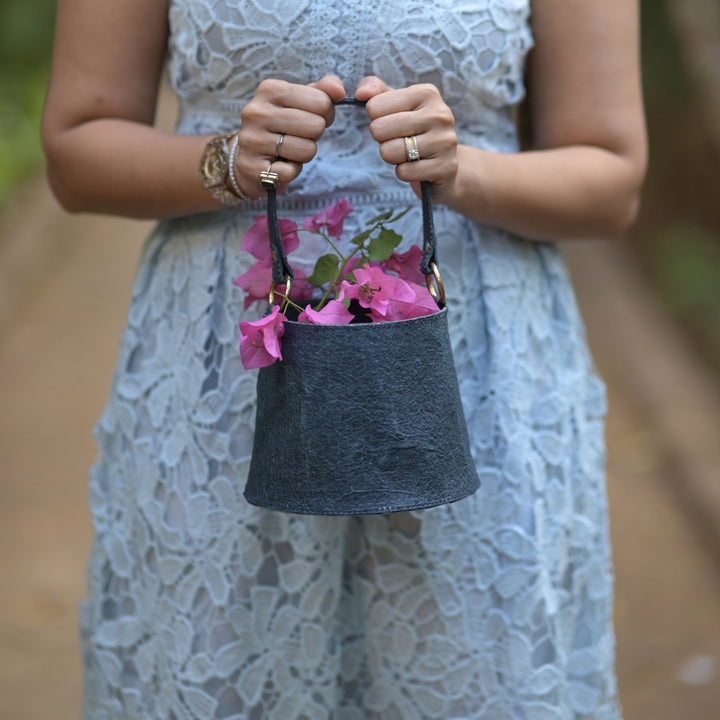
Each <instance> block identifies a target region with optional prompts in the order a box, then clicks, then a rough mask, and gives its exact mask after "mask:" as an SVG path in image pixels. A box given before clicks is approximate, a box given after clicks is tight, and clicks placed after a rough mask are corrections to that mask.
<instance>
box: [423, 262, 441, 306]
mask: <svg viewBox="0 0 720 720" xmlns="http://www.w3.org/2000/svg"><path fill="white" fill-rule="evenodd" d="M430 270H432V274H431V275H430V274H428V275H426V276H425V282H426V283H427V288H428V290H429V291H430V294H431V295H432V296H433V300H435V302H436V303H437V304H438V307H440V308H443V307H445V286H444V285H443V281H442V277H441V276H440V268H439V267H438V266H437V263H435V262H431V263H430ZM433 281H434V282H433Z"/></svg>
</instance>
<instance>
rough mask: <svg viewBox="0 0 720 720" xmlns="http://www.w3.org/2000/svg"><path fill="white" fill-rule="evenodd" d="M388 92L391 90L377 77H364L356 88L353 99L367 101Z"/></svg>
mask: <svg viewBox="0 0 720 720" xmlns="http://www.w3.org/2000/svg"><path fill="white" fill-rule="evenodd" d="M388 90H392V88H391V87H389V86H388V85H386V84H385V83H384V82H383V81H382V80H381V79H380V78H379V77H375V75H368V76H367V77H364V78H363V79H362V80H361V81H360V84H359V85H358V86H357V90H356V91H355V98H356V99H357V100H362V101H367V100H370V98H374V97H375V96H376V95H379V94H380V93H384V92H387V91H388Z"/></svg>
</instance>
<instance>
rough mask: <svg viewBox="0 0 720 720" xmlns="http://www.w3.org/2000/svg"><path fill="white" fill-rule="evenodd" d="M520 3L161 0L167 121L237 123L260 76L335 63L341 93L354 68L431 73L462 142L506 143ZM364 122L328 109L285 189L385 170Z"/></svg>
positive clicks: (524, 44) (367, 178) (518, 51)
mask: <svg viewBox="0 0 720 720" xmlns="http://www.w3.org/2000/svg"><path fill="white" fill-rule="evenodd" d="M529 14H530V2H529V0H479V1H475V2H458V1H457V0H433V1H432V2H428V1H427V0H406V1H405V2H403V3H398V2H396V0H377V1H376V2H367V0H344V1H343V2H336V1H333V0H295V1H293V2H288V1H287V0H239V1H238V0H234V1H233V0H170V14H169V17H170V42H169V70H170V80H171V83H172V86H173V88H174V89H175V91H176V92H177V94H178V96H179V97H180V101H181V112H180V118H179V123H178V129H179V130H180V132H185V133H200V132H215V131H217V130H219V129H232V128H235V127H237V126H238V124H239V122H240V117H239V114H240V110H241V108H242V107H243V105H244V104H245V103H246V102H247V101H248V100H249V99H250V98H251V97H252V96H253V94H254V92H255V89H256V88H257V86H258V84H259V83H260V82H261V81H262V80H263V79H265V78H280V79H283V80H287V81H289V82H296V83H303V84H305V83H310V82H313V81H316V80H318V79H320V78H321V77H323V76H324V75H326V74H328V73H334V74H336V75H338V76H339V77H340V78H341V79H342V80H343V82H344V83H345V87H346V89H347V91H348V93H349V94H351V93H353V92H354V89H355V87H356V86H357V84H358V82H359V81H360V80H361V79H362V78H363V77H364V76H366V75H377V76H378V77H380V78H382V79H383V80H384V81H385V82H386V83H387V84H388V85H390V86H391V87H406V86H408V85H411V84H414V83H432V84H433V85H435V86H436V87H437V88H438V89H439V90H440V92H441V94H442V96H443V98H444V99H445V101H446V102H447V103H448V105H449V106H450V107H451V108H452V110H453V112H454V114H455V118H456V122H457V130H458V135H459V137H460V140H461V142H466V143H469V144H475V145H478V146H480V147H487V148H489V149H496V150H502V151H512V150H515V149H516V147H517V138H516V132H515V124H514V121H513V113H512V107H513V106H514V105H515V104H517V103H518V102H519V101H520V100H521V99H522V97H523V94H524V87H523V67H524V61H525V56H526V54H527V51H528V50H529V48H530V47H531V45H532V37H531V33H530V28H529V22H528V19H529ZM365 122H366V118H365V117H364V114H360V113H357V112H353V111H352V110H350V111H348V112H339V113H338V117H337V119H336V121H335V123H334V125H333V126H332V127H331V128H330V129H329V131H328V133H326V136H325V137H324V138H323V141H322V145H321V148H320V152H319V154H318V157H317V158H316V160H314V161H313V163H312V164H311V165H310V166H308V167H307V168H306V170H305V171H304V172H303V175H302V176H301V177H300V178H299V179H298V181H297V182H296V183H294V185H293V187H292V189H291V192H292V193H293V194H296V195H298V194H300V195H302V194H307V193H309V192H312V194H314V193H327V192H329V191H331V190H332V189H333V188H343V190H344V191H346V192H347V191H350V192H352V191H353V190H355V191H366V190H369V189H371V188H377V187H378V185H379V183H380V182H384V181H387V182H393V179H394V178H393V172H392V168H390V167H388V166H385V167H383V165H384V164H381V163H379V162H378V159H377V148H376V146H375V145H374V143H372V142H370V141H369V140H368V136H367V132H366V131H365V130H364V123H365ZM349 156H352V157H353V160H352V162H344V158H347V157H349ZM378 173H380V175H382V174H383V173H384V175H386V177H380V178H379V177H378ZM308 188H312V191H310V190H308Z"/></svg>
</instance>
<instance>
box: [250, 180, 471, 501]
mask: <svg viewBox="0 0 720 720" xmlns="http://www.w3.org/2000/svg"><path fill="white" fill-rule="evenodd" d="M268 218H269V227H270V236H271V244H272V245H273V257H274V258H275V261H276V262H275V266H274V268H273V277H274V279H275V282H277V283H284V282H285V281H286V280H287V279H288V278H292V269H291V268H290V266H289V265H288V263H287V258H286V257H285V252H284V249H283V247H282V241H281V239H280V230H279V227H278V223H277V213H276V206H275V192H274V190H269V192H268ZM423 226H424V227H423V229H424V243H423V259H422V262H421V270H422V271H423V272H424V273H425V274H426V275H430V274H431V273H433V274H435V277H436V279H439V275H438V274H437V265H436V260H435V253H436V244H437V243H436V239H435V231H434V227H433V222H432V208H431V205H430V186H429V184H428V183H423ZM438 284H439V283H438ZM439 286H440V287H439V289H440V291H441V292H442V288H441V285H440V284H439ZM441 305H442V298H441ZM447 312H448V311H447V308H443V309H442V310H440V311H439V312H437V313H435V314H433V315H426V316H424V317H420V318H414V319H411V320H399V321H392V322H383V323H360V324H350V325H312V324H308V323H297V322H292V321H288V322H286V323H285V334H284V335H283V338H282V354H283V360H282V361H281V362H276V363H274V364H273V365H270V366H268V367H264V368H261V369H260V371H259V375H258V381H257V418H256V423H255V443H254V447H253V454H252V461H251V464H250V472H249V475H248V480H247V486H246V488H245V497H246V498H247V500H248V501H249V502H251V503H253V504H255V505H260V506H262V507H266V508H270V509H272V510H282V511H284V512H290V513H305V514H310V515H369V514H376V513H392V512H399V511H403V510H415V509H419V508H427V507H432V506H435V505H441V504H444V503H449V502H454V501H456V500H460V499H461V498H464V497H466V496H468V495H470V494H472V493H473V492H475V491H476V490H477V488H478V487H479V485H480V481H479V479H478V476H477V472H476V470H475V466H474V463H473V460H472V457H471V454H470V446H469V441H468V434H467V428H466V425H465V418H464V415H463V410H462V405H461V402H460V393H459V391H458V384H457V377H456V374H455V366H454V364H453V358H452V350H451V346H450V337H449V334H448V324H447Z"/></svg>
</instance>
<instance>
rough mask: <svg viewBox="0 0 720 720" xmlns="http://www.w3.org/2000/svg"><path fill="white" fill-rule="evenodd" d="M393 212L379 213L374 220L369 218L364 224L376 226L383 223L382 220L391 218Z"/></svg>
mask: <svg viewBox="0 0 720 720" xmlns="http://www.w3.org/2000/svg"><path fill="white" fill-rule="evenodd" d="M392 214H393V211H392V210H387V211H385V212H384V213H380V214H379V215H376V216H375V217H374V218H371V219H370V220H368V221H367V222H366V223H365V224H366V225H376V224H377V223H379V222H383V221H384V220H389V219H390V218H391V217H392Z"/></svg>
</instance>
